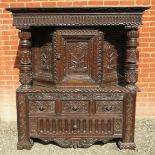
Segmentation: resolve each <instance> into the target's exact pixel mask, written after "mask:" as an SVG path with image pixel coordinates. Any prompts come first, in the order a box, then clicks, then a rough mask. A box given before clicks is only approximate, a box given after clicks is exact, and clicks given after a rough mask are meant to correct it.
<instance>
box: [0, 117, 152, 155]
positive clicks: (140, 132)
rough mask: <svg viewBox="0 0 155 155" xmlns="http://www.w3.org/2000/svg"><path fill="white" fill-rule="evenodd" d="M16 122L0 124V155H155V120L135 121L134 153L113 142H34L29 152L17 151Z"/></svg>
mask: <svg viewBox="0 0 155 155" xmlns="http://www.w3.org/2000/svg"><path fill="white" fill-rule="evenodd" d="M16 142H17V129H16V122H12V123H0V155H82V154H83V155H155V119H154V120H153V119H150V120H144V119H143V120H142V119H138V120H137V121H136V133H135V142H136V145H137V148H136V150H135V151H131V150H119V149H118V148H117V146H116V143H115V142H111V143H107V144H104V145H103V144H95V145H93V146H91V147H90V148H86V149H83V148H77V149H73V148H67V149H66V148H60V147H59V146H57V145H54V144H53V143H51V144H48V145H45V144H44V145H43V144H42V143H41V142H39V141H38V142H35V143H34V146H33V148H32V149H31V150H29V151H27V150H22V151H21V150H20V151H19V150H17V149H16Z"/></svg>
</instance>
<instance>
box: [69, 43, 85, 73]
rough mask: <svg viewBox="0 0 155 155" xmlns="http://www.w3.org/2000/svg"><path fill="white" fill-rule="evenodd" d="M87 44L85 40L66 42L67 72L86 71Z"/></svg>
mask: <svg viewBox="0 0 155 155" xmlns="http://www.w3.org/2000/svg"><path fill="white" fill-rule="evenodd" d="M87 50H88V44H87V43H85V42H76V43H68V46H67V53H70V54H69V55H68V57H69V58H68V69H69V72H77V73H81V72H82V73H83V72H86V71H87V59H88V58H87V54H88V51H87Z"/></svg>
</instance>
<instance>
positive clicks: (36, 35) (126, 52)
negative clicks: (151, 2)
mask: <svg viewBox="0 0 155 155" xmlns="http://www.w3.org/2000/svg"><path fill="white" fill-rule="evenodd" d="M146 9H148V7H145V6H138V7H87V8H86V7H80V8H69V7H68V8H8V9H7V10H8V11H11V12H12V13H13V25H14V26H16V28H17V29H19V30H21V32H19V38H20V43H19V53H20V82H21V86H20V87H19V88H18V89H17V123H18V144H17V148H18V149H30V148H31V147H32V140H33V139H34V138H38V139H41V140H43V141H45V142H49V141H54V142H55V143H57V144H58V145H60V146H62V147H89V146H91V145H92V144H94V143H95V142H97V141H101V142H104V143H105V142H107V141H109V140H112V139H118V146H119V147H120V148H121V149H135V144H134V127H135V102H136V92H137V90H138V89H137V87H136V85H135V83H136V81H137V69H138V66H137V65H138V52H137V45H138V42H137V38H138V26H139V25H140V24H141V20H142V14H143V11H144V10H146Z"/></svg>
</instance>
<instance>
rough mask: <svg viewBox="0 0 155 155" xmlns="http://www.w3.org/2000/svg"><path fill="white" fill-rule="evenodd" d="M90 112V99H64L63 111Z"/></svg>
mask: <svg viewBox="0 0 155 155" xmlns="http://www.w3.org/2000/svg"><path fill="white" fill-rule="evenodd" d="M88 112H89V101H62V113H74V114H76V113H80V114H85V113H88Z"/></svg>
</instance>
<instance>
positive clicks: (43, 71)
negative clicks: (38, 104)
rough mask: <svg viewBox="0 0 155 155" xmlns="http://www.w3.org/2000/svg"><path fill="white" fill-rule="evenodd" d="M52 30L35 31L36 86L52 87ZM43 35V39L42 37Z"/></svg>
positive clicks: (34, 60) (34, 61) (34, 67)
mask: <svg viewBox="0 0 155 155" xmlns="http://www.w3.org/2000/svg"><path fill="white" fill-rule="evenodd" d="M51 31H52V30H51V29H49V28H47V29H46V30H43V29H41V28H38V29H34V30H33V31H32V34H33V38H32V40H33V64H34V65H33V71H34V75H33V78H34V84H37V85H43V86H50V84H51V83H53V79H54V77H53V48H52V46H53V42H52V37H51ZM40 35H41V37H40Z"/></svg>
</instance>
